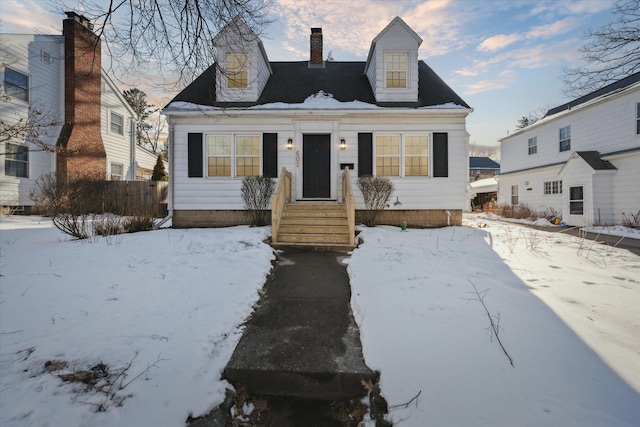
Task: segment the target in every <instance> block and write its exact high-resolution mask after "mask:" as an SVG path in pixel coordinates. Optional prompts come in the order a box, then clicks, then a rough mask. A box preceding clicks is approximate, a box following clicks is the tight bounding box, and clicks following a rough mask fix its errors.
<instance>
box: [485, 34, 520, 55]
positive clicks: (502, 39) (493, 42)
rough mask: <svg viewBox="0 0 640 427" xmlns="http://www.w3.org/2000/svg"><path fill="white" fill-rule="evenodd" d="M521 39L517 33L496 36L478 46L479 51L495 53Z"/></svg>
mask: <svg viewBox="0 0 640 427" xmlns="http://www.w3.org/2000/svg"><path fill="white" fill-rule="evenodd" d="M520 38H521V36H520V35H519V34H515V33H512V34H498V35H496V36H492V37H489V38H487V39H484V40H483V41H482V43H480V45H479V46H478V50H479V51H482V52H494V51H496V50H500V49H502V48H505V47H507V46H509V45H510V44H512V43H515V42H517V41H518V40H520Z"/></svg>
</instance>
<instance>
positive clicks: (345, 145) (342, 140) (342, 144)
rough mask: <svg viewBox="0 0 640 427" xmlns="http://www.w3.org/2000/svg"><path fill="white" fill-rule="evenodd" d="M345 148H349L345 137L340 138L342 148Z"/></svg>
mask: <svg viewBox="0 0 640 427" xmlns="http://www.w3.org/2000/svg"><path fill="white" fill-rule="evenodd" d="M345 148H347V143H346V141H345V140H344V138H340V149H341V150H344V149H345Z"/></svg>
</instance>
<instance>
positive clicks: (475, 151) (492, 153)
mask: <svg viewBox="0 0 640 427" xmlns="http://www.w3.org/2000/svg"><path fill="white" fill-rule="evenodd" d="M469 156H472V157H489V158H491V159H492V160H496V159H499V158H500V147H499V146H498V145H480V144H469Z"/></svg>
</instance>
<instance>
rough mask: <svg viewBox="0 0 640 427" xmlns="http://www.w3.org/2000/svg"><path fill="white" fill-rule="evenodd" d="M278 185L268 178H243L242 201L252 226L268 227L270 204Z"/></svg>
mask: <svg viewBox="0 0 640 427" xmlns="http://www.w3.org/2000/svg"><path fill="white" fill-rule="evenodd" d="M275 189H276V183H275V181H274V180H273V179H272V178H269V177H267V176H245V177H244V178H242V189H241V192H242V200H243V201H244V207H245V209H246V210H247V215H248V217H249V221H250V223H251V224H252V225H267V224H268V223H269V222H268V211H267V208H268V207H269V202H270V201H271V196H273V192H274V191H275Z"/></svg>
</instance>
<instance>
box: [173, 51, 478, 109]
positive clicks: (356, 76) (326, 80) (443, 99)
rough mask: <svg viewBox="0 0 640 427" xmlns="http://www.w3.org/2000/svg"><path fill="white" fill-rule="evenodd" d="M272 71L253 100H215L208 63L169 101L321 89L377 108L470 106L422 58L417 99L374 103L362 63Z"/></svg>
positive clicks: (294, 95)
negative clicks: (246, 97)
mask: <svg viewBox="0 0 640 427" xmlns="http://www.w3.org/2000/svg"><path fill="white" fill-rule="evenodd" d="M270 64H271V68H272V70H273V74H272V75H271V76H270V77H269V80H268V81H267V84H266V86H265V88H264V90H263V91H262V94H261V95H260V98H259V99H258V101H257V102H217V101H216V94H215V91H216V89H215V88H216V85H215V67H216V65H215V64H214V65H212V66H211V67H209V68H208V69H207V70H206V71H204V72H203V73H202V74H201V75H200V76H199V77H198V78H197V79H195V80H194V81H193V82H192V83H191V84H190V85H189V86H187V87H186V88H185V89H184V90H183V91H182V92H180V93H179V94H178V95H176V97H175V98H173V100H171V102H176V101H182V102H187V103H192V104H197V105H204V106H211V107H219V108H243V107H253V106H257V105H264V104H272V103H288V104H296V103H302V102H304V101H305V100H306V99H307V98H309V97H310V96H312V95H315V94H318V93H320V92H324V93H327V94H331V95H332V96H333V98H334V99H336V100H337V101H340V102H350V101H355V100H357V101H361V102H366V103H369V104H373V105H377V106H378V107H404V108H420V107H429V106H440V105H445V104H456V105H459V106H461V107H464V108H470V107H469V105H467V103H466V102H464V101H463V100H462V98H460V96H458V94H456V93H455V92H454V91H453V90H452V89H451V88H450V87H449V86H448V85H447V84H446V83H445V82H444V81H443V80H442V79H441V78H440V77H439V76H438V75H437V74H436V73H435V72H434V71H433V70H432V69H431V68H430V67H429V66H428V65H427V64H425V63H424V61H419V62H418V101H417V102H376V99H375V96H374V94H373V91H372V90H371V86H370V85H369V81H368V79H367V77H366V76H365V74H364V67H365V62H333V61H327V62H325V67H324V68H309V63H308V61H298V62H270Z"/></svg>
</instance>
